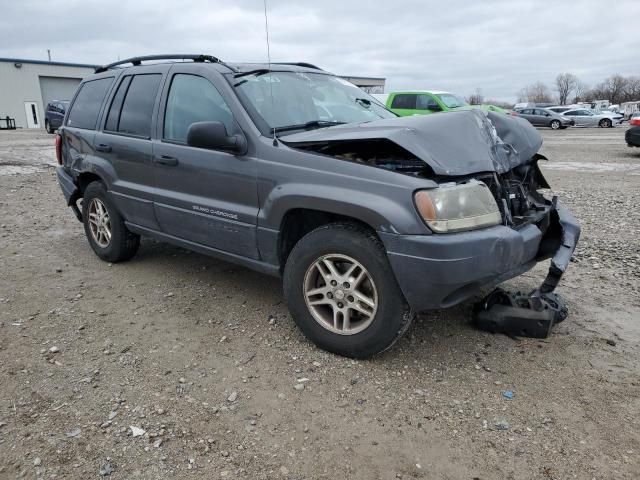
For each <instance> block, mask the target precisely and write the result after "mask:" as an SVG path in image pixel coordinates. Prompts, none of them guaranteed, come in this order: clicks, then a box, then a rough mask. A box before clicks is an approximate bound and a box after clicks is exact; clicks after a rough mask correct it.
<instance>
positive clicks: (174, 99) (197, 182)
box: [153, 65, 258, 258]
mask: <svg viewBox="0 0 640 480" xmlns="http://www.w3.org/2000/svg"><path fill="white" fill-rule="evenodd" d="M215 75H218V74H216V72H214V71H212V70H211V69H208V68H204V67H202V68H200V69H195V70H194V69H192V68H191V69H188V70H186V69H184V67H181V66H180V65H174V66H172V67H171V70H170V75H169V78H168V79H167V82H166V83H165V87H164V93H163V102H162V105H161V107H160V115H159V117H158V118H159V125H158V129H157V131H158V137H159V139H158V141H155V142H154V145H153V162H154V163H153V173H154V179H155V186H156V188H155V196H154V207H155V212H156V218H157V219H158V223H159V224H160V228H161V229H162V231H163V232H164V233H166V234H168V235H171V236H174V237H177V238H180V239H183V240H187V241H190V242H193V243H196V244H199V245H204V246H207V247H210V248H214V249H217V250H221V251H224V252H228V253H233V254H238V255H242V256H244V257H250V258H258V250H257V244H256V218H257V215H258V198H257V184H256V174H257V170H256V169H257V165H256V161H255V159H254V158H252V157H250V156H246V155H245V156H240V155H234V154H232V153H227V152H224V151H219V150H209V149H203V148H196V147H190V146H188V145H187V143H186V141H187V131H188V129H189V126H190V125H191V124H192V123H195V122H203V121H219V122H222V123H223V124H224V125H225V127H226V129H227V132H228V133H229V134H230V135H232V134H237V133H240V127H239V126H238V124H237V122H236V121H235V119H234V116H233V113H232V110H231V109H230V108H229V106H228V103H227V102H226V101H225V100H224V98H223V97H222V95H221V94H220V89H218V88H217V87H216V82H223V81H224V80H223V79H222V78H216V76H215Z"/></svg>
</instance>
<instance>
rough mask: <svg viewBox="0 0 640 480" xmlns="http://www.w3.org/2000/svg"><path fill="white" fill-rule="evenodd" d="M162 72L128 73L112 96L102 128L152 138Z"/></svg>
mask: <svg viewBox="0 0 640 480" xmlns="http://www.w3.org/2000/svg"><path fill="white" fill-rule="evenodd" d="M161 78H162V75H161V74H159V73H157V74H156V73H154V74H145V75H135V76H133V77H131V76H128V77H125V78H124V79H123V81H122V82H121V83H120V86H119V87H118V91H117V92H116V94H115V96H114V97H113V101H112V102H111V108H109V113H108V114H107V121H106V124H105V130H109V131H112V132H120V133H126V134H128V135H136V136H140V137H146V138H149V137H151V117H152V114H153V105H154V104H155V101H156V94H157V93H158V87H159V86H160V79H161Z"/></svg>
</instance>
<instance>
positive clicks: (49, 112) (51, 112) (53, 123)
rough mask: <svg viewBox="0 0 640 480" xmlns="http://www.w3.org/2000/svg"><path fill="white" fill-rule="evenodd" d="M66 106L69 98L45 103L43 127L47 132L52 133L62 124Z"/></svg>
mask: <svg viewBox="0 0 640 480" xmlns="http://www.w3.org/2000/svg"><path fill="white" fill-rule="evenodd" d="M67 108H69V100H54V101H53V102H49V103H48V104H47V108H46V109H45V112H44V128H45V129H46V130H47V133H54V132H55V131H56V129H57V128H58V127H60V126H61V125H62V121H63V120H64V114H65V113H66V112H67Z"/></svg>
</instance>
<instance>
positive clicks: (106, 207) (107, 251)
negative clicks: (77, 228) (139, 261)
mask: <svg viewBox="0 0 640 480" xmlns="http://www.w3.org/2000/svg"><path fill="white" fill-rule="evenodd" d="M102 211H104V212H105V213H106V219H105V215H103V214H102V213H101V212H102ZM103 219H104V222H103ZM82 221H83V223H84V233H85V235H86V236H87V240H89V245H91V248H92V249H93V251H94V252H95V253H96V255H98V257H100V258H101V259H102V260H104V261H106V262H111V263H116V262H123V261H125V260H129V259H130V258H131V257H133V256H134V255H135V254H136V252H137V251H138V247H139V246H140V236H139V235H136V234H135V233H132V232H130V231H129V230H128V229H127V227H126V226H125V224H124V219H123V218H122V216H121V215H120V213H119V212H118V211H117V210H116V208H115V206H114V204H113V202H112V201H111V199H110V198H109V195H108V194H107V190H106V189H105V187H104V185H103V184H102V182H92V183H90V184H89V185H88V186H87V188H86V189H85V191H84V197H83V200H82ZM98 224H100V225H101V226H102V227H103V228H102V229H101V230H100V232H99V233H98V232H97V231H96V229H98V227H97V225H98ZM105 227H106V228H108V231H109V233H110V235H106V233H105V230H104V228H105Z"/></svg>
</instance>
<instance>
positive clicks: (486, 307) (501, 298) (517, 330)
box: [474, 288, 567, 338]
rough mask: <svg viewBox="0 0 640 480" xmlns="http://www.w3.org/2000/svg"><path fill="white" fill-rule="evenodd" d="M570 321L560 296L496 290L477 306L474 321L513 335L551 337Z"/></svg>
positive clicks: (496, 330)
mask: <svg viewBox="0 0 640 480" xmlns="http://www.w3.org/2000/svg"><path fill="white" fill-rule="evenodd" d="M565 318H567V306H566V303H565V301H564V300H563V299H562V297H561V296H560V295H558V294H557V293H553V292H546V293H543V292H541V290H540V289H536V290H534V291H533V292H531V293H530V294H525V293H521V292H516V293H511V292H507V291H506V290H504V289H502V288H496V289H495V290H493V291H492V292H491V293H490V294H489V295H487V296H486V297H485V298H484V299H483V300H482V301H481V302H479V303H477V304H476V305H475V307H474V321H475V324H476V326H477V327H478V328H479V329H481V330H486V331H488V332H491V333H504V334H505V335H509V336H520V337H533V338H547V337H548V336H549V335H550V334H551V328H552V327H553V326H554V325H555V324H556V323H560V322H562V321H563V320H564V319H565Z"/></svg>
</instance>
